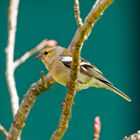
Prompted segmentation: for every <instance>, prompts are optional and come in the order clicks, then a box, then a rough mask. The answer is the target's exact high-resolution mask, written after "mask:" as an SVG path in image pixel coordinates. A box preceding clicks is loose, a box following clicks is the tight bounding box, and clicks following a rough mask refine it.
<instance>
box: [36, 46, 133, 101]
mask: <svg viewBox="0 0 140 140" xmlns="http://www.w3.org/2000/svg"><path fill="white" fill-rule="evenodd" d="M36 59H39V60H41V61H42V62H43V63H44V64H45V66H46V68H47V69H48V71H49V72H50V73H51V75H52V77H53V78H54V80H55V81H56V82H58V83H60V84H62V85H64V86H66V85H67V82H68V81H69V79H70V76H69V75H70V66H71V62H72V54H71V52H70V51H69V50H68V49H65V48H63V47H60V46H47V47H46V48H45V49H43V50H42V51H41V52H40V54H39V55H38V56H37V57H36ZM88 87H101V88H106V89H108V90H111V91H113V92H115V93H116V94H118V95H120V96H121V97H122V98H124V99H126V100H127V101H129V102H130V101H131V99H130V98H129V97H128V96H127V95H126V94H124V93H123V92H122V91H120V90H119V89H117V88H116V87H114V86H113V85H112V83H111V82H109V81H108V80H107V79H106V78H105V77H104V76H103V73H102V72H101V71H100V70H99V69H98V68H97V67H95V66H94V65H92V64H91V63H89V62H88V61H86V60H85V59H83V58H81V60H80V70H79V73H78V78H77V85H76V90H77V91H78V90H82V89H86V88H88Z"/></svg>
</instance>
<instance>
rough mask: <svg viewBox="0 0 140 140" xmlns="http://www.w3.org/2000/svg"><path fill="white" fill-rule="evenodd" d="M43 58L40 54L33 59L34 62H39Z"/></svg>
mask: <svg viewBox="0 0 140 140" xmlns="http://www.w3.org/2000/svg"><path fill="white" fill-rule="evenodd" d="M42 58H43V57H42V55H41V54H39V55H38V56H36V57H35V58H34V59H35V60H41V59H42Z"/></svg>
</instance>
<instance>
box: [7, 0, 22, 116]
mask: <svg viewBox="0 0 140 140" xmlns="http://www.w3.org/2000/svg"><path fill="white" fill-rule="evenodd" d="M18 7H19V0H10V5H9V16H8V43H7V48H6V80H7V85H8V89H9V93H10V100H11V108H12V114H13V117H14V116H15V114H16V112H17V110H18V107H19V97H18V93H17V90H16V82H15V78H14V48H15V36H16V26H17V16H18Z"/></svg>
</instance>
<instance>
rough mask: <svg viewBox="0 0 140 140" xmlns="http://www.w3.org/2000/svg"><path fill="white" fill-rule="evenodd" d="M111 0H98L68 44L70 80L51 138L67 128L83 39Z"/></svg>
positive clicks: (56, 137)
mask: <svg viewBox="0 0 140 140" xmlns="http://www.w3.org/2000/svg"><path fill="white" fill-rule="evenodd" d="M111 2H112V0H98V1H96V3H95V5H94V6H93V8H92V9H91V11H90V13H89V14H88V16H87V17H86V19H85V21H84V23H83V25H82V26H80V27H79V28H78V29H77V32H76V34H75V36H74V38H73V40H72V42H71V44H70V46H69V49H70V50H72V57H73V61H72V65H71V72H70V81H69V83H68V92H67V95H66V98H65V100H64V103H63V108H62V113H61V116H60V120H59V124H58V127H57V129H56V131H55V132H54V134H53V135H52V138H51V139H52V140H61V139H62V137H63V135H64V133H65V132H66V130H67V128H68V124H69V121H70V118H71V108H72V105H73V101H74V96H75V93H76V82H77V75H78V71H79V61H80V52H81V48H82V45H83V43H84V41H85V40H86V39H87V37H88V36H89V34H90V32H91V29H92V27H93V25H94V24H95V22H96V21H97V19H98V18H99V17H100V15H101V14H102V13H103V11H104V10H105V9H106V8H107V7H108V6H109V5H110V4H111Z"/></svg>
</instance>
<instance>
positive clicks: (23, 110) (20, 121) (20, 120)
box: [7, 74, 55, 140]
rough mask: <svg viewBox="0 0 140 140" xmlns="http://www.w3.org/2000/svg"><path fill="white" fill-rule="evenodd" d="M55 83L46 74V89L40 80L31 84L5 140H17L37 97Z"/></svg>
mask: <svg viewBox="0 0 140 140" xmlns="http://www.w3.org/2000/svg"><path fill="white" fill-rule="evenodd" d="M54 83H55V81H54V80H53V79H52V77H51V75H50V74H48V75H47V76H46V87H45V86H44V85H43V83H42V79H40V80H39V81H37V82H35V83H33V84H32V85H31V87H30V88H29V89H28V91H27V93H26V95H25V96H24V98H23V100H22V102H21V104H20V106H19V110H18V112H17V113H16V115H15V118H14V121H13V123H12V125H11V128H10V131H9V136H8V138H7V140H17V139H18V137H19V136H20V134H21V132H22V129H23V127H24V126H25V122H26V119H27V117H28V114H29V112H30V110H31V108H32V106H33V105H34V103H35V101H36V99H37V97H38V96H39V95H40V94H41V93H42V92H43V91H45V90H48V89H49V88H50V87H51V86H52V85H53V84H54Z"/></svg>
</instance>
